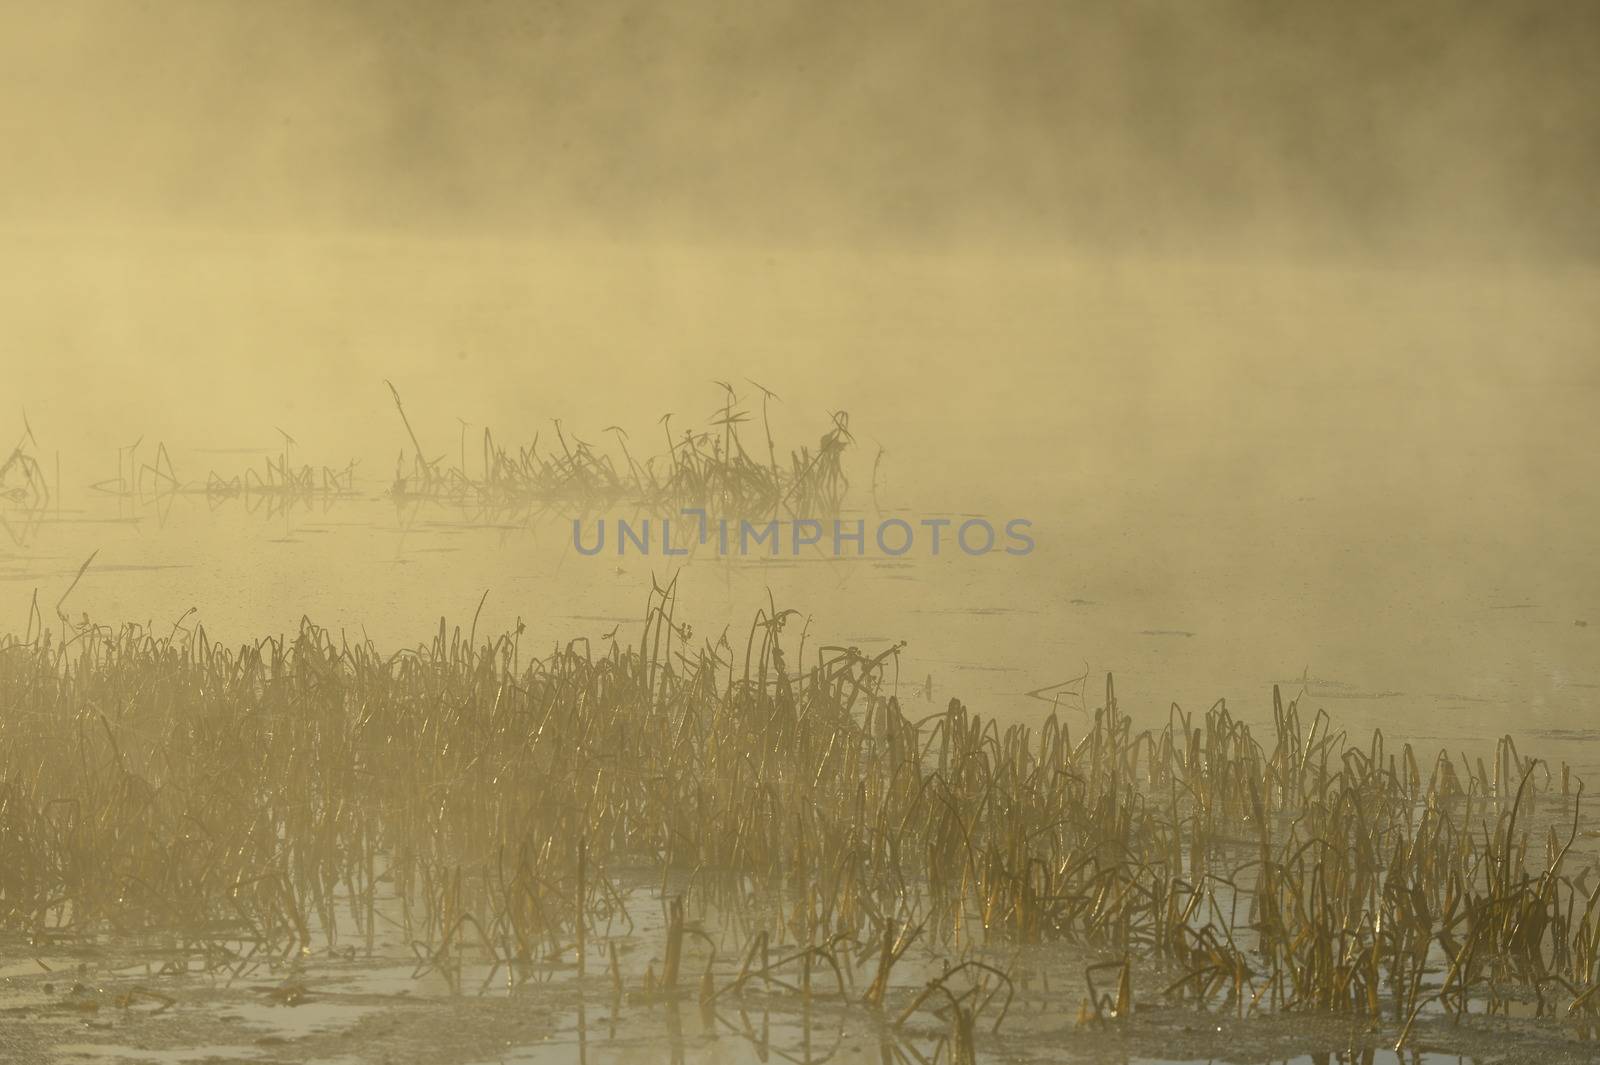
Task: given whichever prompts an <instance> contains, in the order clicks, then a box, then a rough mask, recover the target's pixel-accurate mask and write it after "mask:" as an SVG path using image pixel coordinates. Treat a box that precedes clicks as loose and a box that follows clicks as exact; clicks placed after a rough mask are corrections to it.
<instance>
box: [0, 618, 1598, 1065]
mask: <svg viewBox="0 0 1600 1065" xmlns="http://www.w3.org/2000/svg"><path fill="white" fill-rule="evenodd" d="M796 616H797V615H796V614H795V613H794V612H793V611H779V610H776V609H773V610H769V611H765V612H763V613H762V614H761V615H760V616H758V618H757V619H756V620H755V622H754V624H753V625H752V626H751V628H750V630H749V631H748V633H747V634H746V636H745V638H744V640H743V641H741V643H742V646H740V645H738V644H736V643H735V642H733V641H731V640H730V639H729V638H728V637H727V636H726V635H724V636H723V637H721V638H719V639H717V640H715V641H701V642H699V643H698V644H697V643H696V642H695V641H694V636H693V633H692V631H691V630H690V628H689V627H688V626H687V625H685V624H682V623H680V622H679V621H678V619H677V618H676V615H675V593H674V590H673V588H672V587H671V586H668V587H666V588H661V587H656V588H655V589H654V590H653V591H652V593H651V595H650V599H649V603H648V606H647V609H646V610H645V611H644V614H643V618H642V627H641V629H640V632H639V641H638V643H637V644H636V645H635V646H632V647H626V648H625V647H623V646H621V645H619V644H615V643H612V644H610V645H608V646H606V647H605V648H604V649H597V648H595V647H593V646H591V645H590V644H589V643H588V642H587V641H586V640H575V641H572V642H571V643H568V644H566V645H565V646H558V647H555V648H552V649H550V650H549V651H547V652H545V653H543V654H542V655H528V654H526V653H525V651H524V649H523V648H522V646H521V638H520V637H521V629H520V628H519V629H518V630H517V631H515V632H512V633H508V634H506V635H503V636H500V637H498V638H494V639H484V640H480V639H479V638H478V636H477V634H476V632H475V631H474V630H473V628H469V629H468V630H467V631H465V632H463V631H462V630H461V629H450V628H447V627H446V626H445V624H444V623H443V622H441V624H440V628H439V630H438V632H437V634H436V635H435V636H434V638H433V639H432V640H431V642H429V643H427V644H424V645H421V646H418V647H416V648H413V649H410V650H405V651H401V652H398V653H394V654H384V653H382V652H380V651H379V650H378V649H377V648H375V647H373V646H372V645H371V644H370V643H368V642H352V641H350V640H347V639H346V638H345V637H343V636H341V635H336V634H334V633H331V632H329V631H327V630H325V629H322V628H319V627H317V626H315V625H313V624H311V623H309V622H305V623H303V624H302V626H301V628H300V629H299V631H298V632H296V633H295V634H294V635H293V636H289V637H279V638H273V639H263V640H260V641H258V642H256V643H253V644H249V645H246V646H244V647H241V648H238V649H235V650H230V649H226V648H224V647H222V646H220V645H217V644H214V643H212V642H210V641H209V640H208V639H207V637H206V635H205V633H204V630H203V629H194V630H192V631H191V630H187V629H184V628H182V627H177V626H175V627H174V629H173V630H172V631H171V632H170V633H167V634H163V635H157V634H155V633H153V632H151V631H149V630H147V629H144V628H140V627H133V626H130V627H125V628H122V629H119V630H112V629H107V628H100V627H94V626H89V625H84V626H81V627H78V628H75V629H71V630H69V631H68V632H67V633H66V635H65V636H61V637H58V636H53V635H51V634H49V633H38V632H35V631H32V630H30V633H29V634H28V635H26V636H24V637H15V636H12V637H5V638H0V930H5V931H9V932H13V933H21V934H25V935H26V936H28V937H30V939H31V941H32V942H33V943H34V944H35V945H36V948H37V947H38V946H40V945H44V944H53V943H54V944H58V943H62V942H71V941H76V940H84V939H99V938H103V937H106V936H113V937H117V936H120V937H133V938H135V939H136V938H138V937H141V936H145V935H150V934H157V933H159V934H161V935H163V936H165V937H170V938H174V939H176V940H177V941H179V942H180V943H181V944H182V945H183V946H184V948H185V949H188V950H190V951H193V952H194V953H196V954H199V955H202V956H204V957H206V958H208V959H210V960H211V962H212V963H213V964H215V965H217V966H219V967H222V966H234V965H239V964H242V963H243V962H245V961H246V960H247V959H249V958H251V957H256V956H261V955H263V954H274V953H278V954H287V953H292V952H295V951H298V950H301V949H309V948H312V947H321V946H323V945H326V946H329V947H332V946H334V945H335V944H337V943H339V942H341V940H349V939H350V938H351V937H355V938H356V939H357V940H358V941H359V940H362V939H364V940H365V941H366V942H367V944H368V945H369V947H370V945H371V943H372V942H373V940H374V938H375V937H376V936H377V935H378V934H379V932H380V927H379V926H380V925H382V924H384V923H385V922H386V921H392V922H394V923H395V924H396V925H397V926H398V927H397V928H396V929H394V930H393V931H395V932H396V933H397V934H400V935H403V937H404V940H405V941H406V942H408V943H410V944H412V947H413V950H414V951H415V952H416V954H417V957H418V958H419V962H420V964H421V965H423V966H424V967H428V968H435V969H439V970H441V971H449V970H451V969H452V967H457V968H458V967H459V964H460V959H461V958H462V957H463V956H464V955H467V954H472V955H474V956H477V957H480V958H484V959H487V960H489V961H490V962H491V963H492V965H493V971H498V972H504V973H506V974H507V976H508V978H509V979H512V980H517V979H522V978H526V977H527V976H528V974H529V973H530V972H532V971H534V969H535V968H536V967H538V966H548V965H550V964H552V963H556V962H561V961H563V959H569V958H571V959H576V961H577V965H578V970H577V971H578V972H579V974H584V973H588V974H589V975H592V976H593V977H594V979H596V980H598V981H601V982H603V983H605V984H608V985H609V986H611V988H612V989H613V992H614V994H615V995H616V996H618V997H619V998H620V997H622V996H623V995H627V996H628V997H629V998H630V999H631V1000H632V1001H636V1002H640V1003H651V1002H656V1001H661V1000H664V999H665V1000H672V1001H676V1000H677V999H680V998H691V997H697V998H698V999H699V1001H700V1002H701V1004H702V1007H703V1008H706V1009H709V1008H711V1006H712V1004H714V1003H716V1002H717V1001H719V1000H723V1001H726V1000H728V998H729V997H730V996H732V997H738V996H743V995H746V994H755V993H762V994H776V995H785V994H787V995H798V996H801V997H802V998H803V999H804V1000H805V1001H807V1002H809V1001H811V1000H812V998H813V997H815V998H819V999H820V998H828V999H833V1000H841V1001H848V1002H851V1003H854V1004H855V1006H856V1007H857V1008H862V1009H867V1010H872V1011H882V1017H883V1022H884V1023H885V1024H887V1025H889V1026H891V1027H895V1026H904V1025H915V1024H927V1023H932V1022H931V1020H930V1018H936V1019H937V1020H938V1023H939V1025H940V1026H941V1028H940V1030H941V1031H942V1032H944V1033H945V1034H943V1035H942V1036H941V1039H943V1040H944V1045H945V1046H947V1047H948V1050H947V1051H942V1052H947V1053H948V1054H949V1055H950V1059H951V1060H956V1061H961V1060H967V1061H970V1060H972V1056H973V1053H974V1051H973V1046H974V1042H975V1040H978V1039H981V1038H982V1035H983V1033H984V1032H985V1031H990V1030H993V1029H995V1028H997V1027H998V1026H999V1025H1000V1024H1001V1023H1002V1022H1003V1021H1004V1020H1005V1017H1006V1014H1007V1011H1008V1008H1009V1003H1010V1001H1011V997H1012V993H1013V990H1014V989H1013V987H1012V981H1011V976H1010V974H1009V973H1008V972H1007V967H1006V966H1005V964H1003V963H1002V962H1001V961H1000V960H999V959H1000V957H1001V955H1002V954H1004V953H1005V952H1011V951H1016V950H1019V949H1023V948H1025V947H1027V946H1028V945H1031V944H1076V945H1078V946H1080V947H1083V948H1087V949H1088V950H1089V951H1090V952H1091V953H1092V954H1093V955H1095V956H1098V957H1100V958H1101V959H1102V960H1101V961H1100V962H1097V963H1095V964H1093V965H1091V966H1090V968H1089V971H1087V972H1086V973H1085V974H1084V986H1085V988H1086V994H1085V995H1084V996H1083V997H1082V998H1081V999H1080V998H1076V997H1072V998H1071V999H1068V998H1066V997H1064V998H1063V999H1062V1001H1061V1003H1060V1005H1061V1008H1062V1009H1063V1010H1064V1011H1074V1010H1075V1011H1077V1013H1078V1015H1079V1018H1080V1020H1081V1022H1082V1023H1084V1024H1091V1025H1100V1024H1111V1023H1117V1022H1118V1020H1119V1019H1121V1018H1125V1017H1127V1016H1128V1015H1129V1014H1131V1013H1133V1012H1134V1011H1135V1010H1136V1009H1137V1003H1136V1001H1135V995H1136V991H1137V988H1136V987H1135V984H1134V981H1133V978H1132V973H1133V971H1134V968H1135V964H1136V963H1137V964H1138V965H1139V966H1155V967H1156V968H1158V969H1164V970H1165V975H1164V976H1163V977H1162V978H1161V980H1160V985H1161V986H1159V987H1157V988H1156V989H1155V990H1154V992H1147V994H1148V993H1153V994H1155V995H1156V996H1158V997H1160V998H1163V999H1166V1000H1171V1001H1178V1002H1188V1003H1191V1004H1194V1005H1196V1006H1198V1007H1201V1008H1205V1009H1210V1010H1225V1011H1229V1012H1235V1013H1237V1014H1238V1015H1241V1016H1243V1015H1247V1014H1250V1013H1258V1012H1264V1011H1273V1010H1311V1011H1337V1012H1341V1013H1346V1014H1354V1015H1357V1016H1361V1017H1365V1018H1369V1019H1371V1020H1372V1021H1373V1022H1375V1023H1378V1022H1381V1023H1384V1024H1387V1025H1390V1026H1391V1030H1392V1031H1393V1032H1394V1033H1395V1037H1396V1039H1397V1042H1398V1043H1400V1044H1403V1043H1404V1042H1405V1041H1406V1039H1407V1038H1408V1036H1409V1033H1410V1031H1411V1028H1412V1025H1413V1023H1414V1022H1415V1021H1416V1019H1417V1018H1418V1016H1419V1015H1420V1014H1422V1013H1423V1012H1424V1011H1427V1010H1429V1009H1434V1010H1437V1011H1442V1012H1444V1013H1448V1014H1451V1015H1454V1016H1456V1017H1459V1016H1461V1015H1462V1014H1464V1013H1465V1012H1467V1011H1468V1010H1469V1009H1472V1008H1474V1006H1475V1005H1476V1007H1478V1008H1484V1007H1487V1008H1488V1009H1491V1010H1493V1009H1498V1008H1501V1007H1502V1006H1503V1005H1504V1004H1505V1003H1507V1002H1509V1001H1511V1000H1512V999H1522V1000H1528V1001H1532V1002H1534V1003H1536V1008H1537V1011H1538V1012H1539V1013H1540V1014H1541V1015H1546V1016H1550V1017H1558V1018H1570V1019H1572V1020H1573V1021H1574V1022H1575V1023H1577V1024H1578V1025H1580V1027H1582V1028H1584V1029H1588V1028H1589V1026H1591V1025H1592V1024H1593V1023H1594V1019H1595V1014H1596V1011H1597V1010H1600V994H1597V991H1600V882H1594V877H1593V874H1594V872H1595V869H1594V860H1593V857H1592V856H1591V855H1588V854H1587V853H1583V854H1580V853H1579V850H1578V849H1577V848H1576V843H1577V841H1578V840H1579V839H1580V838H1584V837H1586V836H1588V835H1592V833H1590V832H1588V831H1587V829H1586V826H1585V822H1584V820H1583V816H1582V813H1581V809H1580V799H1581V795H1582V787H1581V785H1579V784H1578V783H1577V782H1575V781H1574V780H1572V779H1571V777H1570V775H1569V774H1568V773H1567V772H1566V770H1565V768H1564V767H1563V769H1562V770H1561V771H1560V772H1559V773H1556V772H1550V771H1549V770H1548V769H1547V767H1546V766H1545V765H1544V764H1543V763H1540V762H1538V761H1537V760H1535V759H1532V758H1526V757H1524V756H1522V755H1521V753H1520V752H1519V751H1518V750H1517V749H1516V746H1515V744H1514V743H1512V742H1511V741H1510V740H1509V739H1506V740H1503V741H1501V743H1500V744H1499V745H1498V747H1497V749H1496V751H1495V754H1494V758H1493V760H1492V766H1488V767H1486V766H1485V765H1484V763H1483V762H1482V761H1481V760H1479V761H1477V762H1468V761H1467V760H1465V759H1461V760H1459V761H1457V760H1453V759H1452V758H1450V757H1448V756H1446V755H1445V754H1442V753H1441V754H1439V755H1438V756H1437V757H1434V758H1431V759H1421V758H1419V757H1418V756H1417V754H1416V753H1415V752H1414V751H1413V750H1412V749H1411V748H1410V747H1409V746H1402V747H1400V748H1399V749H1390V748H1389V746H1388V745H1387V744H1386V743H1385V740H1384V738H1383V736H1382V735H1381V734H1376V735H1374V736H1373V737H1372V738H1371V740H1370V741H1369V742H1368V743H1366V744H1364V745H1356V744H1353V743H1351V742H1349V741H1348V740H1347V738H1346V737H1345V736H1344V734H1343V733H1341V732H1338V731H1335V730H1334V729H1333V727H1332V724H1331V722H1330V721H1329V720H1328V718H1327V717H1326V715H1324V714H1322V713H1320V712H1318V713H1316V714H1315V715H1313V716H1311V717H1309V718H1307V717H1306V716H1305V715H1304V714H1303V713H1302V711H1301V709H1300V707H1299V706H1298V705H1297V703H1295V702H1294V701H1289V702H1284V701H1283V700H1282V698H1281V697H1280V696H1279V695H1278V693H1277V692H1276V690H1275V691H1274V718H1273V727H1272V729H1271V732H1270V734H1269V735H1267V736H1266V737H1265V738H1257V736H1256V735H1254V734H1253V732H1252V730H1251V729H1250V728H1249V727H1248V726H1246V725H1245V724H1244V723H1242V722H1241V721H1239V720H1238V719H1236V718H1235V717H1234V716H1233V715H1232V713H1231V712H1230V711H1229V710H1228V708H1227V707H1226V705H1225V704H1222V703H1218V704H1217V705H1216V706H1214V707H1212V708H1211V709H1210V710H1208V711H1207V712H1205V713H1204V714H1202V715H1198V716H1196V715H1192V714H1189V713H1186V712H1184V711H1182V710H1180V709H1179V708H1177V707H1175V706H1174V707H1173V708H1172V711H1171V713H1170V716H1169V720H1168V723H1167V724H1166V726H1165V727H1164V728H1162V729H1160V730H1156V731H1135V730H1134V728H1133V726H1132V723H1131V721H1130V719H1129V718H1128V717H1127V716H1126V715H1125V714H1124V713H1123V712H1122V710H1121V709H1120V708H1119V706H1118V703H1117V699H1116V694H1115V690H1114V687H1113V685H1112V683H1111V681H1110V679H1109V678H1108V679H1107V681H1106V687H1105V698H1104V702H1103V705H1102V706H1100V707H1099V708H1098V710H1096V711H1095V712H1094V713H1093V714H1092V717H1091V719H1090V721H1089V722H1088V723H1087V724H1086V727H1084V729H1083V731H1082V732H1081V734H1079V735H1077V736H1074V735H1073V734H1072V732H1071V730H1070V728H1069V725H1068V722H1067V721H1066V720H1064V719H1062V718H1058V717H1057V716H1055V715H1052V716H1050V717H1048V718H1046V719H1045V721H1044V722H1043V724H1042V725H1041V726H1040V727H1038V728H1029V727H1025V726H1021V725H1014V726H1011V727H1009V728H1001V727H1000V726H999V725H998V724H997V723H996V722H995V721H994V720H992V719H988V718H985V717H982V716H980V715H978V714H976V713H974V712H973V711H971V710H969V709H968V708H967V707H965V706H964V705H962V704H961V703H960V702H958V701H956V700H951V701H950V703H949V704H948V706H947V707H946V709H944V710H943V711H941V712H938V713H935V714H932V715H930V716H925V717H920V718H915V717H912V716H910V715H909V714H908V713H907V712H906V710H905V709H904V708H903V707H902V706H901V704H900V702H899V701H898V699H897V698H896V697H895V695H894V691H895V684H896V678H895V676H894V671H895V667H896V661H897V658H896V649H894V648H891V649H890V650H889V651H886V652H884V653H882V654H879V655H876V656H868V655H866V654H863V653H862V652H860V651H858V650H856V649H854V648H847V647H839V646H831V645H823V646H813V647H810V648H808V647H807V639H806V636H805V633H804V632H803V631H802V632H801V634H800V635H799V637H798V639H796V638H795V636H794V634H793V631H792V622H793V621H794V619H795V618H796ZM647 882H648V883H654V884H655V885H656V887H655V889H654V893H655V894H657V895H658V897H659V898H660V900H661V905H662V906H663V908H664V921H663V927H664V929H665V943H666V951H665V956H664V958H662V959H661V965H660V966H659V968H658V967H657V966H655V965H654V964H652V965H651V966H650V967H649V968H648V969H647V970H646V972H645V974H644V976H643V979H642V980H640V979H639V978H637V977H636V976H629V975H627V974H625V973H624V972H623V968H622V965H621V964H620V962H619V957H618V953H617V949H616V937H617V935H618V934H619V933H620V931H621V930H623V929H626V928H631V926H632V924H633V920H634V916H633V914H632V913H631V912H630V901H631V900H632V898H633V894H634V893H633V891H632V889H633V888H636V887H637V886H638V885H640V884H641V883H647ZM386 899H387V900H390V901H392V902H394V903H395V905H394V906H392V907H386V906H384V905H382V904H381V903H382V902H383V901H384V900H386ZM713 911H714V912H716V913H719V914H721V915H723V916H724V918H725V919H727V920H731V921H732V923H733V924H734V925H735V926H736V928H737V929H738V931H739V933H740V934H741V935H742V937H743V938H742V942H743V944H744V945H743V946H742V947H741V948H740V950H739V951H738V952H737V954H736V955H734V956H725V955H719V954H718V952H717V951H716V949H715V947H714V945H712V946H711V947H709V948H708V947H707V945H706V944H707V942H709V941H710V937H708V936H707V935H706V933H705V931H704V929H703V927H702V925H701V919H702V917H703V915H704V914H706V913H709V912H713ZM730 915H731V916H730ZM913 947H915V949H917V950H918V951H920V952H924V953H926V954H928V955H929V956H930V957H932V958H935V959H942V963H941V964H942V966H943V967H942V968H940V969H938V970H937V971H936V974H935V975H934V976H933V977H931V978H930V979H928V980H927V981H926V982H925V983H924V984H923V985H922V986H920V987H914V988H907V987H905V986H904V984H903V983H902V984H897V983H896V982H895V981H894V979H893V971H894V969H895V967H896V966H897V965H901V966H903V965H904V964H905V962H904V959H905V956H906V954H907V952H908V951H909V950H912V949H913ZM590 960H592V961H593V962H594V964H593V965H592V966H591V967H589V968H587V969H586V968H585V966H586V964H587V963H588V962H589V961H590Z"/></svg>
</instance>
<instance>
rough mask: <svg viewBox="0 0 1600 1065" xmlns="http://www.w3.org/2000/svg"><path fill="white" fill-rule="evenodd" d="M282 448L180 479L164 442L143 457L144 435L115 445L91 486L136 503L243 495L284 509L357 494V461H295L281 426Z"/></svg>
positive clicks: (222, 499)
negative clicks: (113, 469)
mask: <svg viewBox="0 0 1600 1065" xmlns="http://www.w3.org/2000/svg"><path fill="white" fill-rule="evenodd" d="M278 432H279V434H280V435H281V436H282V437H283V443H282V447H281V449H280V450H279V451H278V453H277V454H274V455H268V456H266V457H265V458H263V459H262V461H261V463H260V465H259V466H249V467H246V468H245V469H243V470H241V471H237V472H232V471H230V472H227V473H220V472H218V471H217V470H215V469H213V470H210V471H208V472H207V474H206V477H205V480H203V481H198V482H197V481H185V480H184V479H182V478H181V477H179V476H178V472H177V469H176V468H175V466H174V465H173V461H172V455H171V453H170V452H169V451H168V450H167V445H166V444H165V443H163V442H159V441H158V442H157V443H156V446H155V451H154V452H153V454H151V456H150V458H149V459H148V460H143V459H142V458H141V455H140V448H141V447H142V446H143V444H144V438H143V437H140V438H139V439H138V440H135V441H134V442H133V443H132V444H129V445H127V446H125V447H120V448H118V449H117V474H116V476H115V477H108V478H106V479H104V480H101V481H96V482H95V483H94V484H92V485H90V488H91V489H93V490H94V491H96V492H100V493H103V494H105V495H110V496H114V497H116V498H117V499H119V500H121V501H123V502H127V503H131V504H135V505H146V504H150V505H155V506H159V507H166V506H167V505H169V504H170V503H171V501H172V500H173V499H175V498H176V497H178V496H203V497H205V499H206V500H207V502H208V503H210V504H212V505H213V506H215V505H217V504H220V503H223V502H226V501H228V500H235V499H242V500H244V501H245V502H246V504H247V505H249V506H252V507H254V506H258V505H263V504H264V505H266V506H267V507H269V508H272V509H279V508H287V507H289V506H292V505H295V504H302V503H310V502H312V501H323V502H327V501H331V500H333V499H338V498H347V497H350V496H353V495H355V494H356V460H354V459H351V460H350V461H349V462H347V463H345V464H344V465H343V466H326V465H323V466H317V465H313V464H311V463H307V462H302V461H297V460H296V459H295V457H294V448H295V440H294V438H293V437H292V436H290V435H289V434H288V433H286V432H284V431H283V430H281V429H280V430H278Z"/></svg>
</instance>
